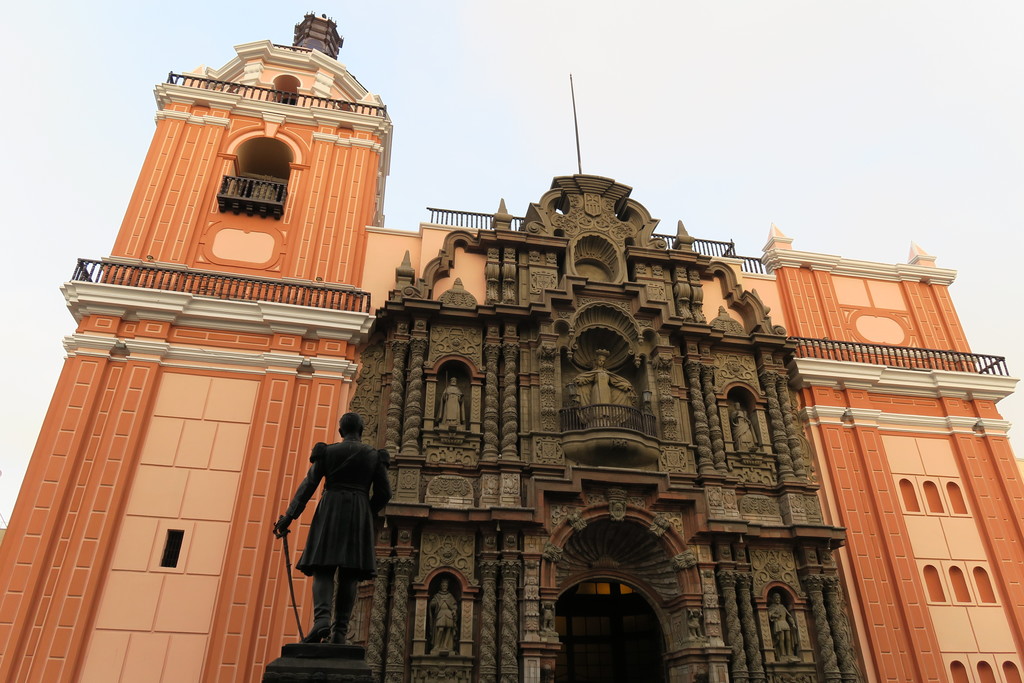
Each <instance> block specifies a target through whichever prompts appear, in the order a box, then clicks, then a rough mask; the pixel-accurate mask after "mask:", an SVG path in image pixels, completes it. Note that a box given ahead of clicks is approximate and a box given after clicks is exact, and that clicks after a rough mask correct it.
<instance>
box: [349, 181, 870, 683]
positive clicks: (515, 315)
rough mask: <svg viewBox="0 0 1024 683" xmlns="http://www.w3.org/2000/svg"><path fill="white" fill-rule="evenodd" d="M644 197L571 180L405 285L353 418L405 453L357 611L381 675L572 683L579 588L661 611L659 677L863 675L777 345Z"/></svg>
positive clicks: (718, 266)
mask: <svg viewBox="0 0 1024 683" xmlns="http://www.w3.org/2000/svg"><path fill="white" fill-rule="evenodd" d="M629 194H630V188H628V187H626V186H624V185H620V184H618V183H615V182H614V181H612V180H610V179H607V178H600V177H596V176H570V177H561V178H556V179H555V180H554V182H553V183H552V189H551V190H550V191H549V192H548V193H546V194H545V195H544V196H543V197H542V198H541V199H540V201H539V202H537V203H535V204H532V205H531V206H530V208H529V210H528V211H527V214H526V217H525V219H524V220H523V221H522V227H521V229H519V230H516V231H513V230H512V229H511V226H512V217H511V216H510V215H509V214H508V213H507V212H506V211H505V210H504V206H503V205H502V208H501V210H499V212H498V213H497V214H495V216H494V220H493V224H492V227H491V229H489V230H486V229H485V230H479V231H475V232H473V233H470V232H466V231H462V230H460V231H453V232H452V233H450V234H449V236H448V238H447V239H446V241H445V243H444V245H443V246H442V249H441V251H440V253H439V254H438V257H437V258H436V259H435V260H434V261H433V262H431V263H430V264H429V265H428V266H427V267H426V268H425V269H424V272H423V273H419V274H416V273H410V272H408V271H409V266H408V265H407V264H406V265H405V266H403V267H402V268H401V269H400V271H401V272H399V273H398V274H397V277H396V290H395V292H394V293H393V296H392V297H391V298H390V300H389V301H388V302H387V303H386V305H385V306H384V308H383V309H382V310H381V311H380V312H379V314H378V319H377V322H376V326H375V328H374V330H373V332H372V339H371V342H370V346H369V348H368V349H367V351H366V352H364V355H363V358H364V361H365V363H364V367H363V368H362V371H361V373H360V377H359V385H358V388H357V391H356V394H355V397H354V400H353V405H356V406H358V407H359V410H360V411H361V412H362V413H363V414H364V415H366V416H367V425H368V431H369V427H370V426H371V425H372V427H373V431H372V438H373V439H375V440H376V443H378V444H379V445H381V446H384V445H389V446H390V447H392V448H394V449H395V450H396V451H398V452H397V455H396V457H395V459H394V464H393V467H392V470H393V473H394V476H395V483H396V487H395V488H396V496H395V499H394V502H393V504H392V505H390V506H389V508H388V526H387V528H386V529H385V530H384V531H383V533H382V535H381V536H380V539H379V544H378V546H377V553H378V556H379V558H380V560H381V566H382V567H384V568H385V570H384V571H385V572H386V574H385V576H383V577H378V579H377V581H376V582H375V584H374V586H373V592H372V594H371V595H370V596H368V597H367V598H366V600H367V605H365V606H364V608H363V609H362V611H361V612H360V613H361V614H364V615H367V618H366V621H365V622H364V623H363V624H362V631H361V637H362V638H363V639H365V640H366V642H367V646H368V658H369V660H370V664H371V666H372V667H373V669H374V671H375V672H377V674H378V676H379V677H380V678H378V680H387V681H398V680H411V681H423V682H426V681H433V680H457V681H467V682H468V681H474V680H478V681H481V682H482V683H497V682H498V681H502V682H508V683H511V682H512V681H520V680H538V681H542V680H552V679H553V677H554V676H555V674H556V672H561V673H559V676H561V675H563V674H566V673H567V672H568V671H569V669H573V668H574V667H575V669H574V670H577V671H582V670H583V668H582V667H585V666H587V665H588V664H587V661H589V660H587V659H586V657H585V656H583V655H573V656H569V654H568V653H567V651H566V649H565V648H564V647H563V645H562V643H563V641H565V640H566V639H567V638H568V637H569V636H568V635H567V631H566V628H567V627H566V626H565V624H566V623H567V622H566V619H571V618H572V617H573V616H574V615H573V614H571V613H569V612H567V611H566V610H569V609H572V608H571V607H570V606H569V605H570V603H569V602H567V601H565V600H563V599H562V597H563V596H565V595H567V592H571V589H574V587H576V586H583V585H586V586H597V587H600V586H612V587H613V590H611V593H614V594H616V595H618V596H619V597H618V598H617V600H618V602H616V601H614V600H609V601H607V605H609V607H608V608H607V609H608V610H609V613H608V614H607V615H606V616H607V617H609V618H613V619H614V618H617V616H616V614H614V613H613V612H614V611H615V610H618V609H623V608H622V607H621V605H626V604H629V605H633V606H637V605H646V607H645V608H643V609H641V612H642V615H641V616H642V617H643V619H647V620H648V621H649V628H651V629H653V631H651V633H654V634H656V635H655V636H654V637H653V641H657V648H656V651H657V653H658V654H660V658H661V660H662V661H663V662H664V664H663V665H662V666H660V667H657V669H658V673H656V674H655V676H659V675H660V677H661V679H662V680H664V681H668V680H682V681H694V680H707V681H711V682H714V683H725V681H727V680H732V681H765V682H767V681H803V680H808V681H810V680H818V679H823V680H832V679H835V680H840V679H841V680H843V681H857V680H860V678H859V674H858V673H857V666H856V654H855V653H854V652H853V650H852V644H851V640H852V639H851V638H850V637H849V629H848V621H847V618H846V615H845V606H844V602H843V600H842V599H841V594H840V593H839V592H838V590H837V589H836V588H835V587H836V586H837V585H838V584H837V583H836V582H835V566H834V564H831V563H830V564H822V563H821V561H820V559H821V558H823V557H827V556H830V554H829V553H828V549H830V548H834V547H836V546H837V545H839V544H841V543H842V540H843V533H842V530H841V529H838V528H835V527H832V526H829V525H827V524H825V523H824V522H823V519H822V515H821V510H820V507H819V506H818V505H817V501H816V490H817V485H816V483H814V482H813V481H812V480H810V479H809V478H808V476H807V475H808V467H807V466H806V462H805V455H804V451H803V445H802V443H803V442H802V439H801V436H802V435H801V434H800V431H799V428H798V422H797V421H796V420H795V419H794V418H793V415H792V411H793V400H792V399H791V397H790V395H789V389H788V385H787V383H786V370H785V367H786V366H785V363H786V362H787V361H788V359H789V358H790V357H791V346H790V344H789V342H787V339H786V337H785V331H784V330H782V329H781V328H777V327H775V326H773V325H772V324H771V321H770V319H769V318H768V315H767V308H766V307H764V306H763V304H761V302H760V300H759V298H758V297H757V294H756V292H750V291H745V290H743V288H742V287H740V286H739V285H738V284H737V283H738V278H737V274H736V273H735V272H734V271H733V268H734V266H733V265H730V264H727V263H725V262H721V261H716V260H714V259H713V258H711V257H708V256H703V255H700V254H698V253H696V252H694V251H693V250H692V248H691V247H692V244H693V239H692V238H690V237H689V236H688V235H687V234H686V232H685V230H684V229H683V228H682V226H681V224H680V226H679V228H678V232H677V234H676V235H675V236H669V237H666V236H659V235H657V234H655V232H654V231H655V228H656V226H657V221H656V220H654V219H653V218H651V217H650V215H649V214H648V213H647V211H646V210H645V209H644V208H643V207H642V206H641V205H640V204H638V203H637V202H635V201H634V200H632V199H630V198H629ZM461 254H477V255H478V256H477V257H476V259H477V260H470V259H462V257H461V256H460V255H461ZM463 260H464V261H465V262H466V264H469V263H481V264H483V265H482V266H481V267H482V268H483V272H481V273H471V272H469V271H467V270H460V268H470V267H473V266H470V265H463V263H462V261H463ZM455 274H458V275H460V277H461V278H462V279H456V280H455V285H454V286H452V287H451V288H450V289H447V290H445V291H438V287H436V286H435V285H438V284H439V283H440V282H441V281H442V280H443V281H445V282H448V281H450V280H449V279H447V278H450V277H452V276H454V275H455ZM471 281H472V282H483V283H484V285H483V289H482V290H481V291H480V292H479V294H481V295H482V298H483V301H482V302H478V299H477V298H475V297H474V296H473V295H471V294H469V293H468V292H467V291H466V290H465V288H464V287H463V282H471ZM408 282H417V283H419V285H418V286H417V287H413V288H410V287H409V286H406V285H407V284H408ZM705 290H707V291H708V292H715V295H714V296H711V295H710V294H709V295H708V298H709V299H710V300H713V301H715V302H716V303H714V304H713V306H711V307H709V309H710V310H704V303H703V302H704V300H705ZM723 300H724V302H725V304H724V305H721V304H720V303H719V302H721V301H723ZM720 305H721V308H719V307H720ZM705 321H710V322H705ZM615 586H619V587H624V588H614V587H615ZM594 590H595V593H594V595H595V596H597V595H600V592H599V591H598V589H594ZM601 590H604V589H601ZM595 601H596V602H594V603H593V604H595V605H601V604H602V603H601V602H600V600H599V599H598V598H596V597H595ZM638 601H639V602H638ZM612 605H619V607H613V606H612ZM644 610H646V611H644ZM643 615H648V616H643ZM631 619H634V621H630V622H629V623H640V622H639V621H638V620H640V619H641V617H635V618H633V617H631ZM616 623H626V622H616ZM645 623H647V622H645ZM645 628H647V627H645ZM812 643H815V644H816V647H815V648H814V649H812ZM588 656H589V655H588ZM595 656H596V655H595ZM616 656H618V655H616ZM581 657H583V659H581ZM595 661H596V660H595ZM616 666H618V664H616ZM836 677H839V678H836Z"/></svg>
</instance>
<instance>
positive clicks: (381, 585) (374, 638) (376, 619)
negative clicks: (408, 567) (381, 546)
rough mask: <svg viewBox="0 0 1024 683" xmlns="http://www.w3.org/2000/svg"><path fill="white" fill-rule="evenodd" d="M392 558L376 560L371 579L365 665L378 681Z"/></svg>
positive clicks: (382, 651)
mask: <svg viewBox="0 0 1024 683" xmlns="http://www.w3.org/2000/svg"><path fill="white" fill-rule="evenodd" d="M393 563H394V558H391V557H379V558H377V576H376V577H375V578H374V579H373V602H372V604H371V607H370V635H369V637H368V638H367V640H366V663H367V664H368V665H369V666H370V669H371V670H372V671H373V677H374V679H376V680H380V671H381V656H382V655H383V653H384V626H385V624H384V617H385V616H386V612H387V607H388V578H389V575H390V574H391V565H392V564H393Z"/></svg>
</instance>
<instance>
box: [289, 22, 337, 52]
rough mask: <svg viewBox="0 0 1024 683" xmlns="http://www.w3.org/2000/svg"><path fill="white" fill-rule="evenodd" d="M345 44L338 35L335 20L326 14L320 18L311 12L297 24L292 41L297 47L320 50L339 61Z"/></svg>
mask: <svg viewBox="0 0 1024 683" xmlns="http://www.w3.org/2000/svg"><path fill="white" fill-rule="evenodd" d="M344 42H345V39H344V38H342V37H341V36H340V35H339V34H338V25H337V24H336V23H335V22H334V19H328V18H327V15H326V14H322V15H320V16H319V17H318V16H317V15H315V14H313V13H312V12H310V13H309V14H307V15H306V16H304V17H302V21H300V22H299V23H297V24H295V40H293V41H292V45H294V46H295V47H308V48H310V49H312V50H319V51H320V52H323V53H324V54H325V55H327V56H329V57H334V58H335V59H337V58H338V52H340V51H341V46H342V44H343V43H344Z"/></svg>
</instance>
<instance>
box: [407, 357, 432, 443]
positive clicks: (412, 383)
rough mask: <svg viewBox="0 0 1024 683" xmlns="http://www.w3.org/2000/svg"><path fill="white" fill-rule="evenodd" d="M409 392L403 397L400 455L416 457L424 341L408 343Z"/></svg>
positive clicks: (420, 408) (421, 421) (420, 417)
mask: <svg viewBox="0 0 1024 683" xmlns="http://www.w3.org/2000/svg"><path fill="white" fill-rule="evenodd" d="M409 346H410V348H411V352H410V353H409V391H408V392H407V393H406V395H405V431H404V432H403V434H402V454H403V455H416V452H417V450H418V449H417V444H418V443H419V439H420V427H422V426H423V355H424V353H426V350H427V340H426V339H413V340H412V341H411V342H409Z"/></svg>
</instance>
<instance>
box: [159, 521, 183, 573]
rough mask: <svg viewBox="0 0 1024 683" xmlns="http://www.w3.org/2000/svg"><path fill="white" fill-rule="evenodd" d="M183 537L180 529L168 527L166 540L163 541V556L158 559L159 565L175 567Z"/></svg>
mask: <svg viewBox="0 0 1024 683" xmlns="http://www.w3.org/2000/svg"><path fill="white" fill-rule="evenodd" d="M184 538H185V532H184V530H182V529H168V530H167V541H166V542H165V543H164V556H163V558H161V560H160V566H161V567H177V566H178V555H180V554H181V542H182V540H184Z"/></svg>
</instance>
